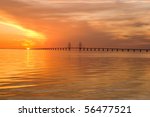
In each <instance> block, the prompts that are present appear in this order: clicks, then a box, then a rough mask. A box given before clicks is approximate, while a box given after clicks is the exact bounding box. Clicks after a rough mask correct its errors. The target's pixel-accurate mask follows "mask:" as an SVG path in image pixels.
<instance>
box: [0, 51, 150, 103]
mask: <svg viewBox="0 0 150 117" xmlns="http://www.w3.org/2000/svg"><path fill="white" fill-rule="evenodd" d="M0 99H1V100H147V99H150V52H145V51H143V52H138V51H137V52H133V51H130V52H125V51H124V52H122V51H117V52H116V51H115V52H111V51H109V52H103V51H59V50H55V51H54V50H21V49H20V50H19V49H18V50H17V49H0Z"/></svg>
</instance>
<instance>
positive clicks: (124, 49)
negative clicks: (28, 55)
mask: <svg viewBox="0 0 150 117" xmlns="http://www.w3.org/2000/svg"><path fill="white" fill-rule="evenodd" d="M33 49H36V50H37V48H33ZM40 50H59V51H72V50H77V51H105V52H110V51H111V52H150V49H133V48H93V47H83V45H82V43H81V42H80V43H79V46H78V47H73V46H71V43H70V42H69V43H68V46H67V47H54V48H40Z"/></svg>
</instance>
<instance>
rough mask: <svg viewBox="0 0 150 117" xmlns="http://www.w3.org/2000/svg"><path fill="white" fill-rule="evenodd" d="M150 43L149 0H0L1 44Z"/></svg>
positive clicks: (145, 45) (130, 45) (144, 45)
mask: <svg viewBox="0 0 150 117" xmlns="http://www.w3.org/2000/svg"><path fill="white" fill-rule="evenodd" d="M80 41H81V42H82V43H83V45H84V46H86V47H89V46H90V47H125V48H126V47H127V48H150V0H0V48H28V47H29V48H33V47H34V48H41V47H58V46H61V47H63V46H67V43H68V42H71V43H72V45H73V46H78V43H79V42H80Z"/></svg>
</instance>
